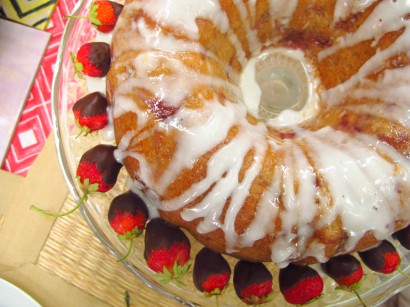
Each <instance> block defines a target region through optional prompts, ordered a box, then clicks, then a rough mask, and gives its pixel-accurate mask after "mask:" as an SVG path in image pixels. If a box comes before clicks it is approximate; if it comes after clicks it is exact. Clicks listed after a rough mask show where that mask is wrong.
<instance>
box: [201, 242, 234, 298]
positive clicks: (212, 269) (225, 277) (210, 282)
mask: <svg viewBox="0 0 410 307" xmlns="http://www.w3.org/2000/svg"><path fill="white" fill-rule="evenodd" d="M230 277H231V268H230V266H229V264H228V262H227V261H226V260H225V258H224V257H223V256H222V255H221V254H219V253H216V252H214V251H213V250H211V249H209V248H207V247H204V248H202V249H201V250H200V251H199V253H198V254H197V255H196V257H195V264H194V271H193V280H194V285H195V287H196V288H197V289H198V290H199V291H201V292H205V294H206V296H212V295H216V297H217V296H218V295H221V294H222V293H223V291H224V290H225V289H226V287H227V286H228V282H229V279H230Z"/></svg>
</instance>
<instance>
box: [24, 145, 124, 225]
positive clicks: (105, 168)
mask: <svg viewBox="0 0 410 307" xmlns="http://www.w3.org/2000/svg"><path fill="white" fill-rule="evenodd" d="M116 148H117V147H115V146H112V145H103V144H101V145H97V146H95V147H93V148H91V149H89V150H88V151H86V152H85V153H84V154H83V155H82V157H81V159H80V162H79V164H78V166H77V173H76V174H77V179H78V182H79V184H80V188H81V190H82V192H83V195H82V197H81V199H80V201H79V202H78V203H77V206H75V207H74V208H73V209H71V210H69V211H67V212H65V213H61V214H52V213H48V212H45V211H44V210H42V209H39V208H37V207H36V206H31V209H32V210H36V211H38V212H40V213H43V214H45V215H48V216H53V217H61V216H65V215H68V214H70V213H72V212H74V211H75V210H76V209H78V208H79V207H80V206H81V205H82V203H83V202H84V201H86V200H87V199H88V195H90V194H91V193H94V192H107V191H108V190H110V189H112V187H113V186H114V184H115V183H116V181H117V177H118V173H119V171H120V169H121V167H122V164H120V163H118V162H117V161H116V160H115V158H114V151H115V149H116Z"/></svg>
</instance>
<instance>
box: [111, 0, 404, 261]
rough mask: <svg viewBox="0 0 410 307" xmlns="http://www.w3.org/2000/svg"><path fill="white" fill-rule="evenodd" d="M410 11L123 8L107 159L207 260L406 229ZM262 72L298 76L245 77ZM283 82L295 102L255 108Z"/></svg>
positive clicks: (220, 3) (351, 6)
mask: <svg viewBox="0 0 410 307" xmlns="http://www.w3.org/2000/svg"><path fill="white" fill-rule="evenodd" d="M409 16H410V5H409V4H408V1H387V0H386V1H374V0H373V1H342V0H330V1H329V0H327V1H302V0H299V1H297V0H286V1H282V0H253V1H251V0H135V1H126V4H125V7H124V10H123V12H122V14H121V16H120V18H119V20H118V24H117V26H116V28H115V32H114V35H113V41H112V65H111V69H110V72H109V74H108V77H107V90H108V92H107V93H108V98H109V101H110V103H111V106H112V110H113V117H114V127H115V133H116V141H117V143H118V148H119V151H118V153H117V154H118V157H119V158H120V159H121V160H122V161H123V163H124V164H125V166H126V168H127V170H128V172H129V173H130V175H131V177H132V178H133V179H134V181H135V184H136V185H137V186H138V188H140V189H141V190H142V191H143V193H144V194H145V195H146V196H147V197H148V198H149V199H150V201H151V202H152V203H153V204H155V205H156V206H157V207H158V209H159V211H160V214H161V215H162V216H163V217H164V218H165V219H166V220H168V221H170V222H171V223H174V224H176V225H180V226H182V227H184V228H186V229H188V230H189V231H190V232H191V233H192V234H193V235H194V236H195V237H196V238H197V239H198V240H199V241H200V242H202V243H203V244H204V245H206V246H208V247H210V248H212V249H214V250H216V251H218V252H224V253H229V254H232V255H234V256H236V257H238V258H242V259H247V260H253V261H274V262H276V263H278V264H280V265H284V264H286V263H289V262H305V263H307V262H315V261H319V262H323V261H326V260H327V259H328V258H329V257H331V256H333V255H336V254H342V253H347V252H351V251H354V250H359V249H363V248H367V247H369V246H372V245H374V244H375V243H377V241H379V240H382V239H384V238H387V237H388V236H389V235H390V234H391V233H392V232H394V231H395V230H397V229H400V228H403V227H405V226H407V225H408V224H409V223H410V208H409V206H410V201H409V199H410V66H409V65H408V64H409V63H410V54H409V53H410V26H409V22H410V20H409V18H410V17H409ZM284 62H288V63H284ZM295 63H296V64H295ZM264 65H267V67H272V66H275V65H278V66H279V67H282V66H283V67H285V68H283V67H282V68H283V69H282V68H280V69H279V70H277V71H278V74H279V75H280V74H283V76H285V77H284V78H285V79H284V80H285V81H283V80H282V81H283V82H288V81H286V80H287V79H286V78H287V77H286V76H287V74H288V73H289V71H290V73H289V74H292V75H293V76H294V78H295V80H296V81H294V82H293V81H292V82H293V83H292V82H290V81H289V84H290V85H289V84H288V85H289V88H285V89H284V90H283V91H282V92H281V90H280V88H281V86H282V85H283V84H282V83H280V82H282V81H280V82H276V81H272V80H271V79H269V78H271V77H269V76H270V75H269V73H270V72H271V71H270V70H269V69H273V70H275V69H276V68H267V73H266V74H268V75H269V76H268V77H267V78H268V79H267V81H266V82H265V81H264V80H262V81H258V82H259V83H258V82H256V81H255V80H256V79H257V78H259V77H258V76H259V75H260V76H262V77H263V76H264V74H265V71H264V69H265V68H264ZM281 65H282V66H281ZM275 71H276V70H275ZM262 77H261V78H262ZM263 78H265V77H263ZM292 78H293V77H292ZM264 82H265V83H266V84H265V83H264ZM270 82H273V83H272V84H271V83H270ZM295 82H296V83H297V84H296V85H295V88H296V89H293V90H292V91H293V92H292V93H293V94H292V95H294V96H295V97H299V98H300V97H303V102H302V105H301V106H297V107H296V106H293V107H291V108H286V107H284V108H283V109H282V110H279V111H278V112H277V113H276V114H275V115H271V114H270V112H271V111H270V109H269V110H267V111H264V110H263V108H262V107H261V105H262V104H261V103H260V102H261V101H262V100H264V99H266V100H272V97H273V96H272V95H277V97H279V98H274V99H276V101H277V102H278V105H280V104H281V103H283V102H284V101H285V100H286V99H285V98H284V97H289V95H290V94H289V90H290V87H292V86H294V83H295ZM298 82H300V83H298ZM298 84H299V85H298ZM264 86H266V89H263V87H264ZM275 86H278V89H279V90H278V91H276V92H273V93H272V94H270V90H271V89H272V88H275ZM281 95H282V96H281ZM275 97H276V96H275ZM292 97H293V96H292ZM295 99H296V98H295ZM271 107H272V108H275V107H276V106H275V104H273V105H271V106H269V108H271Z"/></svg>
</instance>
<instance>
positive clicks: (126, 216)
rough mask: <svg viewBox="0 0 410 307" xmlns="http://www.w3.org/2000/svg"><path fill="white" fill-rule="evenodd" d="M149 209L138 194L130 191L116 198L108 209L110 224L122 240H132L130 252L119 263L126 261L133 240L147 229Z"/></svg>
mask: <svg viewBox="0 0 410 307" xmlns="http://www.w3.org/2000/svg"><path fill="white" fill-rule="evenodd" d="M147 219H148V208H147V206H146V205H145V202H144V201H143V200H142V199H141V197H139V196H138V195H137V194H135V193H133V192H131V191H128V192H125V193H123V194H120V195H118V196H116V197H115V198H114V199H113V200H112V201H111V203H110V207H109V209H108V222H109V223H110V226H111V228H112V229H113V230H114V231H115V232H116V233H117V234H118V238H119V239H121V240H130V246H129V249H128V252H127V253H126V255H125V256H124V257H122V258H121V259H119V260H118V261H122V260H124V259H126V258H127V257H128V256H129V254H130V253H131V250H132V243H133V239H134V238H137V237H138V236H139V235H140V234H141V233H142V231H143V230H144V228H145V224H146V223H147Z"/></svg>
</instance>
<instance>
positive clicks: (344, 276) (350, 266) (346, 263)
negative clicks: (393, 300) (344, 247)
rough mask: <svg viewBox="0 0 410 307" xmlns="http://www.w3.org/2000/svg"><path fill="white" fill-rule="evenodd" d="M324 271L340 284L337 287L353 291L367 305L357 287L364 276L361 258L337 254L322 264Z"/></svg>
mask: <svg viewBox="0 0 410 307" xmlns="http://www.w3.org/2000/svg"><path fill="white" fill-rule="evenodd" d="M321 267H322V270H323V272H325V273H326V274H327V275H328V276H330V277H331V278H333V279H334V280H335V281H336V283H337V284H338V287H337V289H341V290H347V291H352V292H354V293H355V294H356V296H357V297H358V299H359V300H360V302H361V303H362V305H363V306H365V304H364V302H363V300H362V298H361V297H360V295H359V293H358V292H357V289H358V288H359V287H360V283H361V280H362V278H363V268H362V265H361V264H360V262H359V260H357V259H356V258H355V257H354V256H352V255H350V254H345V255H340V256H335V257H333V258H331V259H330V260H329V261H327V262H326V263H322V265H321Z"/></svg>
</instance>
